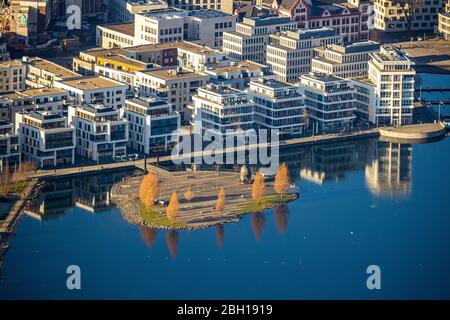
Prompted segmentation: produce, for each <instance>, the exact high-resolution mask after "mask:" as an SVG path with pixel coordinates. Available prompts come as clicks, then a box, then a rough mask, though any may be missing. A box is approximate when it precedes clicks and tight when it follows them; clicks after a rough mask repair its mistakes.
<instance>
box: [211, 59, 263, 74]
mask: <svg viewBox="0 0 450 320" xmlns="http://www.w3.org/2000/svg"><path fill="white" fill-rule="evenodd" d="M264 68H267V66H266V65H263V64H259V63H256V62H253V61H249V60H244V61H239V62H236V63H234V64H231V65H229V66H223V67H211V68H209V69H208V70H211V71H216V72H217V73H225V72H232V71H241V70H259V69H264Z"/></svg>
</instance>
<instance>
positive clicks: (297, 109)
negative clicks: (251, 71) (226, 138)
mask: <svg viewBox="0 0 450 320" xmlns="http://www.w3.org/2000/svg"><path fill="white" fill-rule="evenodd" d="M247 94H248V96H249V98H250V100H251V101H252V102H253V103H254V105H255V118H254V121H255V125H256V127H257V128H258V129H267V130H268V131H272V130H278V134H279V137H280V138H289V137H293V136H296V135H301V134H302V133H303V132H304V131H305V122H306V113H305V103H304V99H303V95H302V92H301V89H300V88H299V87H297V86H294V85H292V84H288V83H284V82H280V81H277V80H274V79H270V78H259V79H257V80H253V81H251V82H250V88H249V89H248V90H247ZM269 135H270V133H269Z"/></svg>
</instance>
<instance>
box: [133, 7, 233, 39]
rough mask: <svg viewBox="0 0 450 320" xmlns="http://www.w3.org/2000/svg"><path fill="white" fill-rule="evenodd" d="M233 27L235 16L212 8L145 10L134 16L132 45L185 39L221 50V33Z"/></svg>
mask: <svg viewBox="0 0 450 320" xmlns="http://www.w3.org/2000/svg"><path fill="white" fill-rule="evenodd" d="M235 24H236V17H235V16H232V15H230V14H227V13H225V12H221V11H217V10H212V9H206V10H194V11H186V10H180V9H174V8H171V9H166V10H157V11H144V12H141V13H139V14H136V15H135V24H134V34H135V44H136V45H138V44H151V43H153V44H155V43H165V42H173V41H181V40H186V41H190V42H195V43H198V44H201V45H205V46H207V47H210V48H221V47H222V38H223V33H224V32H227V31H233V30H234V28H235Z"/></svg>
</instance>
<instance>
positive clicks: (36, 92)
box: [0, 88, 67, 100]
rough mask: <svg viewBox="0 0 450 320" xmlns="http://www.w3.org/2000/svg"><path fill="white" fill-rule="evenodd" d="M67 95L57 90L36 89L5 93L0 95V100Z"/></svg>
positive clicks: (61, 90)
mask: <svg viewBox="0 0 450 320" xmlns="http://www.w3.org/2000/svg"><path fill="white" fill-rule="evenodd" d="M60 93H67V91H65V90H63V89H58V88H36V89H27V90H23V91H15V92H7V93H2V94H0V99H10V100H21V99H27V98H30V97H41V96H47V95H53V94H60Z"/></svg>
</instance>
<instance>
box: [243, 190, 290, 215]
mask: <svg viewBox="0 0 450 320" xmlns="http://www.w3.org/2000/svg"><path fill="white" fill-rule="evenodd" d="M295 198H297V195H296V194H285V195H283V197H282V198H281V197H280V195H279V194H268V195H265V196H263V197H262V198H261V199H260V200H259V201H255V200H253V199H248V202H249V203H248V204H247V205H245V206H244V207H243V208H242V211H240V212H238V213H237V214H239V215H240V214H246V213H253V212H261V211H264V210H267V209H269V208H271V207H273V206H276V205H280V204H285V203H288V202H289V201H292V200H294V199H295Z"/></svg>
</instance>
